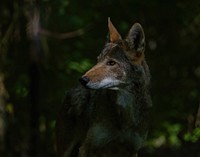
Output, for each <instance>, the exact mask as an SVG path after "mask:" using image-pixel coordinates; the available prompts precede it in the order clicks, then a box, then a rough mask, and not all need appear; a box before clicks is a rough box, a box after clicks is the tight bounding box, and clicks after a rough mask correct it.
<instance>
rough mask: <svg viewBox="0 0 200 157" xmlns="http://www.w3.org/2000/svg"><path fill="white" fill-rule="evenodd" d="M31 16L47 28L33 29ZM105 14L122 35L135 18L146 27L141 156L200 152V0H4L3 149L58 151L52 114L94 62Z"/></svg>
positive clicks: (189, 156)
mask: <svg viewBox="0 0 200 157" xmlns="http://www.w3.org/2000/svg"><path fill="white" fill-rule="evenodd" d="M34 15H36V16H35V17H38V19H39V25H40V27H41V29H42V30H46V31H48V34H44V32H43V33H42V32H40V33H38V34H36V36H32V35H33V34H32V32H31V28H32V26H33V23H34V22H33V23H31V22H30V21H34V20H32V18H33V17H34ZM39 15H40V16H39ZM39 17H40V18H39ZM108 17H111V20H112V22H113V24H114V25H115V26H116V28H117V29H118V30H119V32H120V33H121V34H122V36H126V33H127V32H128V30H129V29H130V27H131V26H132V24H133V23H134V22H139V23H141V24H142V26H143V28H144V30H145V34H146V58H147V62H148V64H149V67H150V70H151V74H152V97H153V104H154V108H153V114H152V115H153V116H152V125H151V128H150V131H149V136H148V141H147V142H146V145H145V147H144V148H143V149H142V150H141V152H140V154H139V157H151V156H152V157H160V156H162V157H168V156H170V157H173V156H174V157H199V156H200V141H199V139H200V129H199V128H195V121H196V114H197V110H198V105H199V100H200V95H199V89H200V1H199V0H193V1H188V0H175V1H174V0H164V1H161V0H151V1H147V0H146V1H144V0H99V1H98V0H91V1H83V0H41V1H36V0H35V1H34V0H32V1H31V0H27V1H25V0H4V1H1V2H0V79H2V78H3V77H4V82H3V83H2V81H1V82H0V100H1V101H0V122H1V123H2V124H4V125H0V130H4V132H3V133H2V134H0V156H3V157H18V156H19V157H21V156H26V155H27V156H35V157H41V156H43V157H45V156H48V157H53V156H55V144H54V142H55V135H54V127H55V119H56V116H57V114H58V110H59V108H60V106H61V104H62V100H63V98H64V95H65V91H66V90H67V89H70V88H72V87H74V86H76V85H77V84H79V82H78V78H79V77H80V76H81V75H82V74H83V73H84V72H85V71H86V70H87V69H89V68H90V67H91V66H92V65H93V64H95V62H96V56H97V55H98V54H99V53H100V52H101V49H102V48H103V46H104V44H105V42H106V41H107V34H108V29H107V18H108ZM36 21H37V20H36ZM78 29H81V33H79V32H78V33H77V32H75V34H73V35H74V36H73V37H69V38H65V39H60V38H61V35H62V33H67V32H72V31H76V30H78ZM59 33H60V34H59ZM72 33H73V32H72ZM3 86H5V90H3ZM2 91H3V92H2ZM6 91H7V93H6Z"/></svg>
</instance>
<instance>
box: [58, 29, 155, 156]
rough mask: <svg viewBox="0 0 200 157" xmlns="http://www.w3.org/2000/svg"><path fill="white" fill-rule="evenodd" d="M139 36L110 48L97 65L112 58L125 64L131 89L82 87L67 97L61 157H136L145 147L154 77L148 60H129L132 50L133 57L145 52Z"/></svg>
mask: <svg viewBox="0 0 200 157" xmlns="http://www.w3.org/2000/svg"><path fill="white" fill-rule="evenodd" d="M136 30H137V28H136ZM134 33H135V34H134ZM134 33H132V32H131V33H129V34H131V35H129V36H128V37H127V40H123V41H120V42H117V43H114V44H116V46H115V47H114V48H113V47H112V44H113V43H108V44H106V45H105V48H104V49H103V51H102V53H101V54H100V55H99V57H98V62H101V61H102V60H104V58H105V56H109V57H111V58H115V59H116V60H120V62H123V63H126V64H123V65H124V66H125V67H124V69H125V70H126V73H127V77H128V81H129V84H128V85H126V87H124V88H125V90H122V91H121V90H110V89H99V90H91V89H86V88H84V87H82V86H79V87H77V88H75V89H72V90H70V91H69V92H68V93H67V95H66V98H65V101H64V106H63V108H62V109H61V112H60V114H59V117H58V119H57V127H56V135H57V149H58V157H133V156H136V153H137V151H138V150H139V149H140V148H141V147H142V145H143V143H144V141H145V139H146V135H147V131H148V119H149V117H148V114H149V108H150V107H151V106H152V103H151V97H150V92H149V88H150V73H149V68H148V66H147V64H146V61H145V59H143V60H142V62H141V64H134V62H133V60H132V57H131V56H130V51H133V52H132V53H133V54H134V56H135V54H136V53H141V52H143V51H144V48H143V47H144V43H142V42H141V41H140V40H141V38H143V37H141V36H142V35H143V34H142V35H141V33H140V32H139V33H138V32H137V31H134ZM138 35H139V37H138ZM129 38H130V39H129ZM130 40H134V41H132V42H133V43H134V44H135V45H134V44H132V45H130V43H131V42H130V43H129V41H130ZM143 42H144V41H143ZM139 48H140V50H139V51H138V49H139ZM142 48H143V49H142ZM123 92H124V93H123ZM129 99H130V101H129ZM130 102H132V103H131V104H130Z"/></svg>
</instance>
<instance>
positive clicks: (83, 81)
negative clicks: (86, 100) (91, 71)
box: [79, 76, 90, 86]
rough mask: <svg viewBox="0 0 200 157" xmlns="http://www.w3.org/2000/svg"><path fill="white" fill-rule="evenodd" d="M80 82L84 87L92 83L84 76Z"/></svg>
mask: <svg viewBox="0 0 200 157" xmlns="http://www.w3.org/2000/svg"><path fill="white" fill-rule="evenodd" d="M79 81H80V83H81V84H82V85H83V86H86V84H87V83H88V82H89V81H90V79H89V78H88V77H87V76H83V77H81V78H80V79H79Z"/></svg>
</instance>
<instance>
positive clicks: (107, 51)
mask: <svg viewBox="0 0 200 157" xmlns="http://www.w3.org/2000/svg"><path fill="white" fill-rule="evenodd" d="M117 47H119V45H118V44H115V43H108V44H106V45H105V47H104V49H103V51H102V52H101V53H100V54H99V56H98V60H99V59H103V58H105V57H106V56H107V55H109V54H110V53H111V52H113V51H115V50H116V48H117ZM119 48H120V47H119Z"/></svg>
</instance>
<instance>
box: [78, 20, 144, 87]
mask: <svg viewBox="0 0 200 157" xmlns="http://www.w3.org/2000/svg"><path fill="white" fill-rule="evenodd" d="M108 28H109V42H108V43H106V44H105V46H104V48H103V50H102V52H101V53H100V55H99V56H98V57H97V64H96V65H95V66H94V67H92V68H91V69H90V70H89V71H87V72H86V73H85V74H84V75H83V76H82V77H81V79H80V82H81V84H82V85H84V86H85V87H87V88H90V89H106V88H108V89H115V90H118V89H120V88H124V87H126V86H127V85H129V84H130V83H131V81H132V80H134V79H135V80H137V79H139V78H138V77H140V75H141V73H142V71H143V62H144V51H145V35H144V31H143V28H142V26H141V25H140V24H139V23H135V24H134V25H133V26H132V27H131V29H130V30H129V32H128V35H127V37H126V38H125V39H122V37H121V35H120V34H119V33H118V31H117V29H116V28H115V27H114V25H113V24H112V22H111V21H110V18H108Z"/></svg>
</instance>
